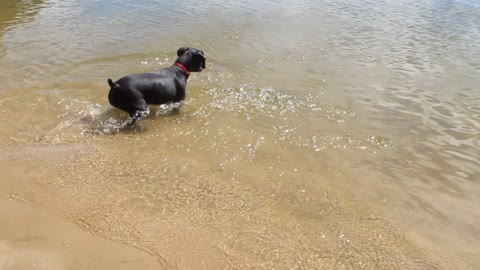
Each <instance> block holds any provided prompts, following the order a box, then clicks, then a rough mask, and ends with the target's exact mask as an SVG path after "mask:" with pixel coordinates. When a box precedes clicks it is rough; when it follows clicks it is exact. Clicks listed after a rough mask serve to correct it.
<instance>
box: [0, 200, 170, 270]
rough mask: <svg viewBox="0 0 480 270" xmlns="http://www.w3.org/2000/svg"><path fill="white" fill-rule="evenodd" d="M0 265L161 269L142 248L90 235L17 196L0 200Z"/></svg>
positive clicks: (5, 269)
mask: <svg viewBox="0 0 480 270" xmlns="http://www.w3.org/2000/svg"><path fill="white" fill-rule="evenodd" d="M0 216H1V217H2V218H1V221H0V269H2V270H26V269H36V270H47V269H48V270H63V269H78V270H82V269H85V270H87V269H98V270H104V269H105V270H107V269H112V270H114V269H122V270H127V269H152V270H153V269H163V268H162V267H161V266H160V265H159V263H158V261H156V260H155V258H154V257H152V256H151V255H150V254H148V253H146V252H145V251H142V250H139V249H136V248H133V247H131V246H126V245H122V244H120V243H116V242H113V241H110V240H108V239H105V238H102V237H101V236H96V235H92V234H90V233H88V232H86V231H85V230H83V229H81V228H79V227H78V226H77V225H76V224H75V223H73V222H70V221H68V220H66V219H65V218H63V217H60V216H58V215H55V214H52V213H49V212H46V211H44V210H42V209H41V208H38V207H35V206H33V205H31V204H30V203H26V202H23V201H21V200H19V199H1V200H0Z"/></svg>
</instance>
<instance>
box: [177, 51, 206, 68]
mask: <svg viewBox="0 0 480 270" xmlns="http://www.w3.org/2000/svg"><path fill="white" fill-rule="evenodd" d="M177 56H178V58H177V61H176V62H180V63H182V64H183V65H184V66H185V67H186V68H188V70H189V71H191V72H200V71H202V70H203V69H204V68H205V62H206V60H207V59H206V58H205V54H204V53H203V51H202V50H199V49H195V48H189V47H182V48H180V49H178V51H177Z"/></svg>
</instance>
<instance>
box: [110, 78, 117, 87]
mask: <svg viewBox="0 0 480 270" xmlns="http://www.w3.org/2000/svg"><path fill="white" fill-rule="evenodd" d="M108 85H110V88H116V87H119V85H118V83H114V82H113V81H112V79H108Z"/></svg>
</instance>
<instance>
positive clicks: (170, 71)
mask: <svg viewBox="0 0 480 270" xmlns="http://www.w3.org/2000/svg"><path fill="white" fill-rule="evenodd" d="M177 56H178V58H177V60H176V61H175V64H173V65H172V66H170V67H169V68H166V69H163V70H160V71H156V72H150V73H142V74H131V75H127V76H125V77H122V78H120V79H119V80H118V81H116V82H113V81H112V80H111V79H108V85H110V92H109V93H108V100H109V101H110V104H112V106H114V107H116V108H119V109H121V110H123V111H126V112H127V113H128V114H129V115H130V117H129V119H128V120H127V121H126V122H125V123H124V124H123V125H122V127H126V126H130V125H132V124H133V123H135V121H137V120H139V119H141V118H144V117H145V116H147V113H148V109H147V106H148V105H149V104H157V105H159V104H166V103H172V102H178V103H179V106H180V105H181V104H182V102H183V100H184V99H185V94H186V93H185V90H186V86H187V79H188V76H189V75H190V72H200V71H202V70H203V69H204V68H205V62H206V58H205V55H204V54H203V51H202V50H198V49H194V48H188V47H182V48H180V49H178V51H177ZM178 109H179V107H178V108H177V110H178Z"/></svg>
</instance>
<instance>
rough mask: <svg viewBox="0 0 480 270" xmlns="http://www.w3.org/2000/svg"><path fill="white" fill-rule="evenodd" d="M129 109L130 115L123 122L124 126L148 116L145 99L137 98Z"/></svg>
mask: <svg viewBox="0 0 480 270" xmlns="http://www.w3.org/2000/svg"><path fill="white" fill-rule="evenodd" d="M132 105H133V106H132V107H131V109H130V110H129V115H130V117H129V118H128V119H127V120H126V121H125V122H124V123H123V124H122V128H125V127H130V126H132V125H133V124H135V122H137V121H138V120H140V119H143V118H145V117H147V115H148V106H147V102H146V101H145V100H144V99H139V100H137V101H136V102H135V103H134V104H132Z"/></svg>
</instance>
